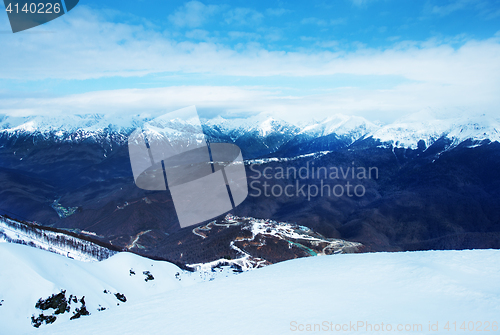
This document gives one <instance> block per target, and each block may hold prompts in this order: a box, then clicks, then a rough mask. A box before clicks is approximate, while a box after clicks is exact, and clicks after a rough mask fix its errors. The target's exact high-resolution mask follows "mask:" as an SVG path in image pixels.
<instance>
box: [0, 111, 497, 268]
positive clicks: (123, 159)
mask: <svg viewBox="0 0 500 335" xmlns="http://www.w3.org/2000/svg"><path fill="white" fill-rule="evenodd" d="M152 119H153V118H152V117H150V116H144V115H143V116H140V115H136V116H123V117H122V116H120V117H116V116H111V115H65V116H61V117H55V116H51V117H45V116H33V117H25V118H14V117H9V116H3V117H0V184H1V185H2V188H1V189H0V214H7V215H10V216H11V217H13V218H17V219H23V220H26V221H36V222H38V223H39V224H42V225H46V226H52V227H56V228H64V229H72V230H74V231H87V232H91V233H94V234H95V238H97V239H99V240H100V241H102V242H105V243H111V244H113V245H115V246H117V247H118V248H130V247H131V246H133V247H134V248H139V247H138V245H139V246H140V248H141V252H143V253H144V254H146V255H149V256H154V257H160V258H168V259H171V260H173V261H179V262H183V263H191V264H193V263H200V262H210V261H215V260H217V259H219V258H220V257H223V256H224V254H223V253H225V252H226V248H227V246H228V245H229V243H230V242H231V241H232V240H233V239H232V238H233V237H235V236H229V235H228V233H227V232H228V231H229V230H224V229H213V230H211V234H210V238H209V239H203V241H199V240H198V239H201V238H200V237H197V236H196V235H194V234H193V232H192V231H191V229H180V227H179V224H178V220H177V216H176V212H175V208H174V206H173V204H172V199H171V197H170V193H169V192H168V191H167V192H158V191H144V190H142V189H139V188H138V187H136V185H135V184H134V180H133V177H132V171H131V166H130V160H129V154H128V147H127V137H128V135H129V134H130V133H131V132H132V131H133V130H135V129H136V128H138V127H141V126H142V125H144V123H145V122H149V121H151V120H152ZM190 122H191V121H190V120H179V119H176V120H170V121H168V125H169V127H170V128H169V131H170V132H168V133H169V134H175V136H190V133H189V131H187V132H186V131H185V130H189V129H190V128H192V124H191V123H190ZM499 124H500V123H499V121H498V120H497V119H494V118H491V117H488V116H485V115H478V116H456V117H451V118H439V117H436V116H435V115H434V114H433V113H432V112H431V111H428V110H427V111H422V112H420V113H417V114H414V115H410V116H406V117H403V118H401V119H399V120H397V121H395V122H393V123H391V124H388V125H379V124H375V123H373V122H370V121H368V120H366V119H364V118H362V117H357V116H347V115H332V116H331V117H328V118H326V119H324V120H321V121H314V122H310V123H306V124H297V125H294V124H291V123H289V122H285V121H283V120H278V119H276V118H273V117H271V116H269V115H266V114H261V115H257V116H253V117H250V118H247V119H224V118H222V117H217V118H214V119H210V120H202V127H203V131H204V133H205V135H206V136H207V138H208V139H209V140H210V141H211V142H231V143H235V144H237V145H238V146H239V147H240V148H241V150H242V153H243V158H244V159H245V160H246V162H245V164H246V172H247V176H248V177H250V176H252V178H250V179H249V182H251V181H256V182H257V183H260V184H259V185H263V183H264V182H267V183H268V184H269V187H270V188H271V187H273V186H274V187H278V188H279V187H282V188H283V187H286V186H287V185H289V184H292V183H295V182H296V181H297V180H295V179H293V178H292V179H293V180H292V179H287V180H284V179H281V180H280V179H279V178H278V179H276V178H273V179H272V180H268V179H267V178H266V177H263V174H262V172H263V171H264V169H266V168H267V171H269V170H271V171H273V170H275V169H276V168H278V167H282V168H291V169H292V170H293V169H296V170H298V169H300V168H307V169H309V170H310V172H312V169H313V166H315V167H324V168H326V169H331V168H339V167H342V168H345V169H347V168H349V167H355V166H361V167H376V168H377V169H378V171H379V174H378V176H377V178H376V179H371V180H362V181H357V182H359V183H360V184H362V186H363V187H364V190H365V194H364V196H362V197H359V198H356V197H349V196H347V195H342V196H338V197H337V196H323V197H313V198H311V199H308V198H307V197H303V196H294V197H288V196H286V195H284V194H280V195H278V196H265V195H264V193H262V194H260V195H258V196H249V197H248V198H247V199H246V200H245V201H244V202H243V203H242V204H241V205H239V206H238V207H237V208H236V209H235V210H233V211H232V212H233V214H235V215H237V216H239V217H253V218H257V219H263V220H275V221H278V222H288V223H291V224H292V223H293V224H297V225H300V226H305V227H308V228H311V229H312V230H314V231H315V232H316V233H318V234H321V235H322V236H324V237H325V238H331V239H341V240H345V241H350V242H358V243H361V244H362V245H363V246H364V247H363V250H364V251H381V250H386V251H388V250H426V249H463V248H500V207H499V206H498V203H500V175H498V173H497V171H499V170H500V125H499ZM256 171H258V172H259V173H260V174H259V173H257V172H256ZM352 179H353V178H351V177H347V178H340V179H338V180H332V179H324V180H323V179H321V180H320V179H311V180H307V181H304V183H306V184H307V185H314V186H311V187H318V188H319V187H322V185H323V184H327V185H328V187H335V185H337V184H342V183H346V182H347V181H350V182H352V181H353V180H352ZM321 183H323V184H321ZM307 185H306V187H307ZM251 193H255V190H251ZM206 196H207V197H209V196H210V194H207V195H206ZM224 215H225V214H224ZM224 215H223V216H222V217H221V218H219V220H223V219H224ZM205 224H207V222H205V223H200V226H203V225H205ZM193 228H196V227H193ZM234 229H236V228H234ZM238 229H239V228H238ZM235 231H236V230H235ZM238 231H239V230H238ZM193 237H196V238H197V239H196V240H193ZM137 240H139V242H138V243H134V241H136V242H137ZM186 242H189V243H187V244H189V245H190V247H189V248H187V247H186V245H187V244H186ZM276 246H277V248H278V249H276V250H274V249H273V251H272V252H273V255H275V256H277V255H278V254H280V253H282V254H286V253H287V252H288V249H287V250H284V249H280V248H288V244H286V243H281V242H279V243H277V244H276ZM250 247H251V248H253V246H250ZM280 250H281V251H280ZM233 252H234V250H233V251H231V254H230V255H229V256H231V257H232V258H235V257H237V255H236V254H234V253H233ZM207 255H212V256H210V257H208V256H207ZM273 257H274V256H273ZM276 259H279V257H276Z"/></svg>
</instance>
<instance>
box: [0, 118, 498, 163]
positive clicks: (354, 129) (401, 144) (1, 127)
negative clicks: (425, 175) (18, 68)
mask: <svg viewBox="0 0 500 335" xmlns="http://www.w3.org/2000/svg"><path fill="white" fill-rule="evenodd" d="M151 120H152V117H144V116H140V115H132V116H120V117H117V116H113V115H100V114H86V115H63V116H50V117H48V116H30V117H11V116H0V136H2V137H4V138H12V137H14V138H15V137H31V138H33V139H34V140H36V139H53V140H55V141H70V142H79V141H95V142H101V143H102V144H103V145H104V144H109V143H110V142H116V143H124V142H125V141H126V139H127V136H128V135H129V134H130V133H131V132H132V131H133V130H134V129H136V128H138V127H141V126H142V125H143V124H144V123H145V122H148V121H151ZM186 122H189V121H185V120H173V121H172V123H171V125H172V129H173V130H182V127H183V126H184V125H185V124H186ZM202 125H203V128H204V132H205V133H206V135H208V136H209V137H210V138H211V139H212V140H218V141H224V142H228V141H231V142H234V143H236V144H243V147H244V148H246V147H247V146H245V145H244V144H245V142H248V141H249V140H251V141H253V142H258V143H253V145H252V146H249V148H246V149H248V150H247V151H248V152H247V154H248V156H249V157H246V158H254V157H257V156H260V155H268V154H271V153H274V152H276V151H279V150H287V149H288V150H289V149H290V148H293V147H294V146H300V145H301V144H303V143H305V142H311V141H315V140H318V139H320V138H323V139H327V140H328V141H329V142H332V141H333V142H338V143H336V145H340V146H342V147H345V146H350V145H352V144H353V143H355V142H356V141H360V140H363V139H370V138H371V139H373V140H375V141H379V142H380V143H381V144H383V145H392V146H394V147H397V148H410V149H417V148H418V146H419V142H420V141H422V142H421V144H420V145H423V146H424V147H425V148H428V147H429V146H431V145H432V144H434V143H435V142H436V141H438V140H440V139H448V140H449V141H450V144H449V146H457V145H459V144H460V143H462V142H464V141H466V140H471V141H472V144H473V145H475V144H479V143H481V142H482V141H491V142H494V141H500V121H499V120H498V119H494V118H491V117H488V116H485V115H477V116H474V117H455V118H447V119H439V118H437V117H435V116H434V115H433V114H432V113H431V112H429V111H422V112H419V113H416V114H412V115H409V116H406V117H403V118H401V119H398V120H396V121H395V122H393V123H391V124H387V125H377V124H374V123H372V122H370V121H368V120H366V119H365V118H363V117H359V116H349V115H342V114H336V115H333V116H330V117H328V118H326V119H324V120H321V121H313V122H309V123H305V124H301V125H293V124H291V123H288V122H286V121H283V120H279V119H276V118H274V117H272V116H270V115H268V114H259V115H257V116H253V117H250V118H246V119H224V118H223V117H221V116H218V117H216V118H214V119H209V120H204V122H203V124H202ZM311 150H314V148H311Z"/></svg>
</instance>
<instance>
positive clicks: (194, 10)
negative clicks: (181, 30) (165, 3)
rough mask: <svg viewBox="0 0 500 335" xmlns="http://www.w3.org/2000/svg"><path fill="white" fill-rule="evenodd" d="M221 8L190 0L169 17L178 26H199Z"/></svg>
mask: <svg viewBox="0 0 500 335" xmlns="http://www.w3.org/2000/svg"><path fill="white" fill-rule="evenodd" d="M219 10H220V7H219V6H217V5H205V4H203V3H201V2H199V1H190V2H187V3H186V4H184V5H183V6H181V8H179V9H177V10H176V11H175V13H174V14H172V15H169V16H168V19H169V20H170V22H172V23H173V24H174V25H176V26H178V27H188V28H197V27H200V26H202V25H203V24H204V23H205V22H206V20H207V19H208V18H209V17H210V16H212V15H214V14H215V13H217V12H218V11H219Z"/></svg>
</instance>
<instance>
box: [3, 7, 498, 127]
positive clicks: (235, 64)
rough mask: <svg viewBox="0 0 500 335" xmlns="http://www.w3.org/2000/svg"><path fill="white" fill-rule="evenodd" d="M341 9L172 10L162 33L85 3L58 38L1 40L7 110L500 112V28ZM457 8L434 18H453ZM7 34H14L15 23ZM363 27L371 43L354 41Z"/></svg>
mask: <svg viewBox="0 0 500 335" xmlns="http://www.w3.org/2000/svg"><path fill="white" fill-rule="evenodd" d="M386 2H388V1H379V2H376V4H375V2H374V3H373V6H370V8H371V7H375V6H382V5H384V4H385V3H386ZM363 3H364V2H362V3H360V4H363ZM346 4H347V6H348V7H351V8H352V7H353V6H352V4H351V3H349V2H347V3H346ZM352 10H355V11H356V12H360V13H361V12H363V13H364V12H366V10H365V9H363V10H359V9H357V8H354V9H352ZM426 10H427V12H426V13H429V12H428V7H427V8H424V6H422V13H423V12H425V11H426ZM335 12H336V15H337V14H338V17H339V18H337V19H335V18H334V17H335V16H330V18H328V19H320V17H324V16H322V13H316V14H315V15H316V16H314V15H310V14H313V13H312V12H308V13H302V12H300V11H288V10H286V11H278V10H277V9H276V10H275V9H273V10H269V8H266V7H264V8H260V10H256V9H253V8H250V7H248V8H240V7H236V8H234V7H229V6H228V5H224V6H222V5H220V6H219V5H212V4H207V3H202V2H196V1H191V2H188V3H185V4H183V5H181V6H177V7H174V8H171V10H170V12H169V13H166V14H165V15H164V17H168V24H169V25H170V26H167V27H168V28H158V26H157V25H155V24H157V21H154V20H153V21H154V22H156V23H155V24H145V23H141V21H134V23H130V22H126V23H124V22H119V21H117V20H116V19H114V18H110V17H109V16H107V15H106V13H102V12H98V11H96V10H95V9H93V8H91V7H86V6H85V5H81V6H78V7H77V8H75V10H73V11H72V15H67V16H64V17H63V18H61V19H59V20H55V21H54V22H52V23H50V29H51V30H54V31H56V32H57V33H55V34H16V35H12V34H4V35H2V36H1V37H0V39H1V43H2V53H0V64H1V71H0V84H1V85H3V86H1V87H0V93H2V94H1V96H0V113H8V114H12V115H17V114H26V113H28V114H33V113H56V112H63V113H69V112H78V113H85V112H89V111H96V112H97V111H100V112H107V113H109V112H113V111H114V112H118V111H122V112H123V111H128V112H130V113H135V112H138V111H139V110H141V108H142V109H149V110H152V111H154V110H165V109H175V108H177V107H183V106H185V105H190V104H196V105H199V106H200V107H201V108H205V109H206V110H211V111H215V110H217V111H218V112H219V113H221V114H227V115H232V114H234V113H237V114H239V115H241V114H245V113H250V114H252V113H258V112H269V113H275V114H276V115H280V116H282V117H284V118H296V119H299V118H301V117H305V116H307V117H309V116H312V115H314V116H315V117H322V116H326V115H329V113H332V112H341V113H347V114H357V115H362V116H365V117H368V118H369V119H372V120H377V119H383V120H390V119H391V118H396V117H398V116H401V114H406V113H410V112H414V111H417V110H419V109H422V108H425V107H429V106H432V107H442V108H445V107H446V108H450V107H453V108H466V109H467V108H468V109H470V110H475V111H478V110H479V111H484V112H490V113H493V114H499V113H500V112H499V110H498V106H499V105H500V98H499V97H498V92H499V91H500V63H499V62H498V59H500V35H499V33H498V32H497V33H496V34H495V32H493V33H491V34H489V36H487V37H483V38H477V37H476V36H475V35H474V34H473V33H470V32H469V31H466V32H462V31H457V34H455V35H450V34H448V35H436V34H434V35H429V36H427V37H426V38H421V37H420V35H418V34H417V35H412V37H415V38H408V35H407V34H406V33H405V30H404V29H403V28H401V29H400V28H399V27H400V26H401V25H398V28H397V29H395V28H394V27H393V25H392V26H391V22H388V21H386V20H384V25H381V24H380V23H379V22H375V21H373V22H371V21H369V22H367V23H366V24H364V25H362V26H360V27H357V25H356V23H355V20H356V16H349V17H347V16H345V15H343V14H345V13H342V12H341V11H340V9H339V10H337V9H335ZM337 12H339V13H337ZM458 12H459V11H458V10H455V11H452V12H450V14H448V15H446V16H441V15H436V14H437V13H435V14H433V15H432V16H433V17H436V18H439V19H440V20H448V18H449V17H453V15H455V14H454V13H458ZM368 14H370V13H368ZM368 14H367V15H368ZM360 15H364V14H360ZM270 17H272V18H273V19H272V20H271V19H270ZM332 17H333V18H332ZM366 17H371V16H370V15H368V16H366ZM280 20H281V21H280ZM427 20H428V18H427ZM153 21H152V22H153ZM270 22H271V23H270ZM414 22H416V23H415V24H418V23H419V22H420V21H417V20H416V21H414ZM298 23H302V24H298ZM398 23H399V21H398ZM269 24H272V25H269ZM1 27H3V28H5V29H7V28H8V22H7V21H6V18H2V17H0V29H1ZM323 28H324V29H323ZM363 29H364V30H363ZM405 29H406V30H408V29H409V28H405ZM322 31H325V32H322ZM360 31H363V32H362V34H361V35H360V36H369V38H365V39H361V38H351V36H353V34H356V33H358V32H360ZM497 31H500V28H499V29H498V30H497ZM395 32H397V34H395ZM418 33H419V34H421V29H420V28H419V29H418ZM379 41H383V43H384V44H383V45H382V46H381V45H380V44H379V43H380V42H379ZM34 50H35V52H34ZM61 82H62V83H63V84H54V83H61ZM121 82H126V83H127V84H121ZM117 83H118V84H117ZM47 84H48V85H47ZM66 84H67V85H66ZM58 85H59V86H58ZM55 86H57V87H61V86H71V87H80V88H78V89H76V88H75V89H73V91H71V93H72V94H68V93H61V90H58V89H53V90H52V91H51V89H50V87H55ZM16 87H17V88H19V87H21V89H18V91H15V90H16ZM29 87H33V88H34V89H33V90H32V91H31V93H30V91H29V89H28V88H29ZM46 87H48V89H46ZM124 87H125V89H124ZM144 87H154V88H144ZM91 91H92V92H91ZM16 92H17V93H16ZM13 93H16V94H13ZM16 95H17V97H16Z"/></svg>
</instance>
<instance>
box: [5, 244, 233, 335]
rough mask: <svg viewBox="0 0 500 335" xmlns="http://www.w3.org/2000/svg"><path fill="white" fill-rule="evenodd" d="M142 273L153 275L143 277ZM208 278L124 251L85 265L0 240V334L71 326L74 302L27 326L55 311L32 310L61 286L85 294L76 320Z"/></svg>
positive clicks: (69, 290)
mask: <svg viewBox="0 0 500 335" xmlns="http://www.w3.org/2000/svg"><path fill="white" fill-rule="evenodd" d="M226 270H227V269H226ZM147 271H149V274H151V276H152V277H153V278H154V279H152V280H151V279H150V280H148V281H146V280H145V279H146V278H147V273H146V272H147ZM145 273H146V274H145ZM219 275H221V274H220V273H219ZM213 278H214V276H213V275H212V276H208V277H207V276H206V275H205V274H200V273H191V272H186V271H183V270H181V269H179V268H178V267H177V266H175V265H174V264H172V263H168V262H161V261H152V260H149V259H147V258H143V257H140V256H137V255H134V254H131V253H126V252H123V253H119V254H116V255H114V256H113V257H111V258H109V259H107V260H104V261H102V262H94V263H86V262H80V261H77V260H73V259H69V258H66V257H63V256H60V255H57V254H54V253H50V252H47V251H44V250H40V249H35V248H31V247H28V246H24V245H19V244H12V243H0V301H1V306H0V325H1V326H0V333H1V334H9V335H13V334H25V333H27V332H29V331H30V330H43V329H44V328H47V329H49V333H50V328H52V327H53V326H55V325H58V324H62V325H63V328H66V327H70V324H71V323H75V322H77V321H78V320H70V317H71V316H72V315H73V313H74V312H75V308H76V307H79V306H80V305H81V304H80V303H79V302H78V303H76V302H75V303H73V304H71V309H70V311H69V312H66V313H63V314H55V316H56V317H57V319H56V320H55V322H54V323H53V324H48V325H46V324H43V325H41V326H40V328H39V329H35V328H34V327H33V326H32V325H31V316H32V315H35V317H38V316H39V315H40V314H41V313H43V314H44V315H46V316H48V315H53V314H54V309H48V310H46V311H43V312H42V311H41V310H40V309H37V308H35V304H36V302H37V301H38V300H39V299H47V298H48V297H50V296H51V295H52V294H58V293H60V292H61V290H64V291H66V292H65V293H66V297H67V298H68V297H69V296H70V295H72V296H76V297H77V298H78V299H81V298H82V297H85V298H84V300H85V305H86V308H87V310H88V312H89V313H90V315H89V316H82V317H81V318H93V317H95V316H97V315H98V314H100V313H105V314H107V313H108V312H109V311H111V310H113V309H118V308H123V307H124V306H126V305H129V304H137V303H139V302H141V301H142V302H144V301H149V300H153V299H154V298H155V297H156V296H163V294H164V293H166V292H168V291H171V290H176V289H179V288H181V287H184V286H189V285H193V284H194V283H196V282H200V281H204V280H210V279H213ZM117 293H120V294H123V295H124V297H125V298H126V302H123V301H122V300H119V299H118V298H117V296H116V295H115V294H117ZM165 303H168V301H165ZM103 308H105V310H102V309H103ZM98 309H101V311H99V310H98ZM87 334H90V333H87ZM92 334H100V332H99V331H96V332H92Z"/></svg>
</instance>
